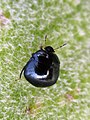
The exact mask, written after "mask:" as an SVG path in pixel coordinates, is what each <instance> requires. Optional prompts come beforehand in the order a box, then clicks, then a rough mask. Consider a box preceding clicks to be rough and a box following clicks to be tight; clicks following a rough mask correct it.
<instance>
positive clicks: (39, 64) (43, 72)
mask: <svg viewBox="0 0 90 120" xmlns="http://www.w3.org/2000/svg"><path fill="white" fill-rule="evenodd" d="M64 45H66V44H63V45H62V46H64ZM62 46H60V47H62ZM54 52H55V51H54V49H53V48H52V47H51V46H46V47H45V48H44V49H43V48H42V47H41V49H40V50H38V51H37V52H35V53H33V54H32V57H31V58H30V60H29V61H28V62H27V64H26V65H25V66H24V67H23V69H22V71H21V73H20V78H21V76H22V72H23V71H24V76H25V78H26V80H27V81H28V82H30V83H31V84H32V85H34V86H36V87H48V86H51V85H53V84H55V83H56V81H57V79H58V76H59V67H60V61H59V59H58V57H57V55H56V54H54Z"/></svg>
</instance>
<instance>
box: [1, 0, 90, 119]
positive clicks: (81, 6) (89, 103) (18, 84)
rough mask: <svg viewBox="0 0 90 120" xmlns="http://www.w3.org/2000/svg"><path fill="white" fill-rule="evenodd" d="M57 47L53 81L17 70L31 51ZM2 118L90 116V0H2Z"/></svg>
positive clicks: (83, 117) (78, 117) (86, 117)
mask: <svg viewBox="0 0 90 120" xmlns="http://www.w3.org/2000/svg"><path fill="white" fill-rule="evenodd" d="M45 35H47V36H48V38H47V41H46V45H51V46H52V47H53V48H56V47H58V46H60V45H62V44H63V43H65V42H67V45H66V46H65V47H63V48H62V49H58V50H56V54H57V55H58V57H59V59H60V62H61V65H60V76H59V78H58V81H57V83H56V84H55V85H53V86H51V87H48V88H36V87H34V86H32V85H31V84H29V83H28V82H27V81H26V80H25V78H24V76H23V77H22V79H21V80H17V79H18V78H19V74H20V71H21V69H22V68H23V66H24V65H25V64H26V62H27V61H28V60H29V58H30V57H31V55H32V53H33V52H36V51H37V50H38V49H39V46H40V44H43V45H44V36H45ZM0 120H90V0H52V1H51V0H0Z"/></svg>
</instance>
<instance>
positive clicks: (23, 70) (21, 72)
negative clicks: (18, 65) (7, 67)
mask: <svg viewBox="0 0 90 120" xmlns="http://www.w3.org/2000/svg"><path fill="white" fill-rule="evenodd" d="M24 69H25V66H24V67H23V69H22V70H21V73H20V76H19V78H20V79H21V77H22V73H23V71H24Z"/></svg>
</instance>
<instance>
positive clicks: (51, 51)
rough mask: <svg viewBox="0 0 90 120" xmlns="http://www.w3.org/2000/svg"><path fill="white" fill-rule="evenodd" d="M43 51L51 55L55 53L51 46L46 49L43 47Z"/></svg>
mask: <svg viewBox="0 0 90 120" xmlns="http://www.w3.org/2000/svg"><path fill="white" fill-rule="evenodd" d="M44 49H45V51H46V52H48V53H53V52H55V51H54V49H53V48H52V47H51V46H47V47H45V48H44Z"/></svg>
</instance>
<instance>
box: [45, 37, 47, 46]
mask: <svg viewBox="0 0 90 120" xmlns="http://www.w3.org/2000/svg"><path fill="white" fill-rule="evenodd" d="M46 40H47V35H45V46H46Z"/></svg>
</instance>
